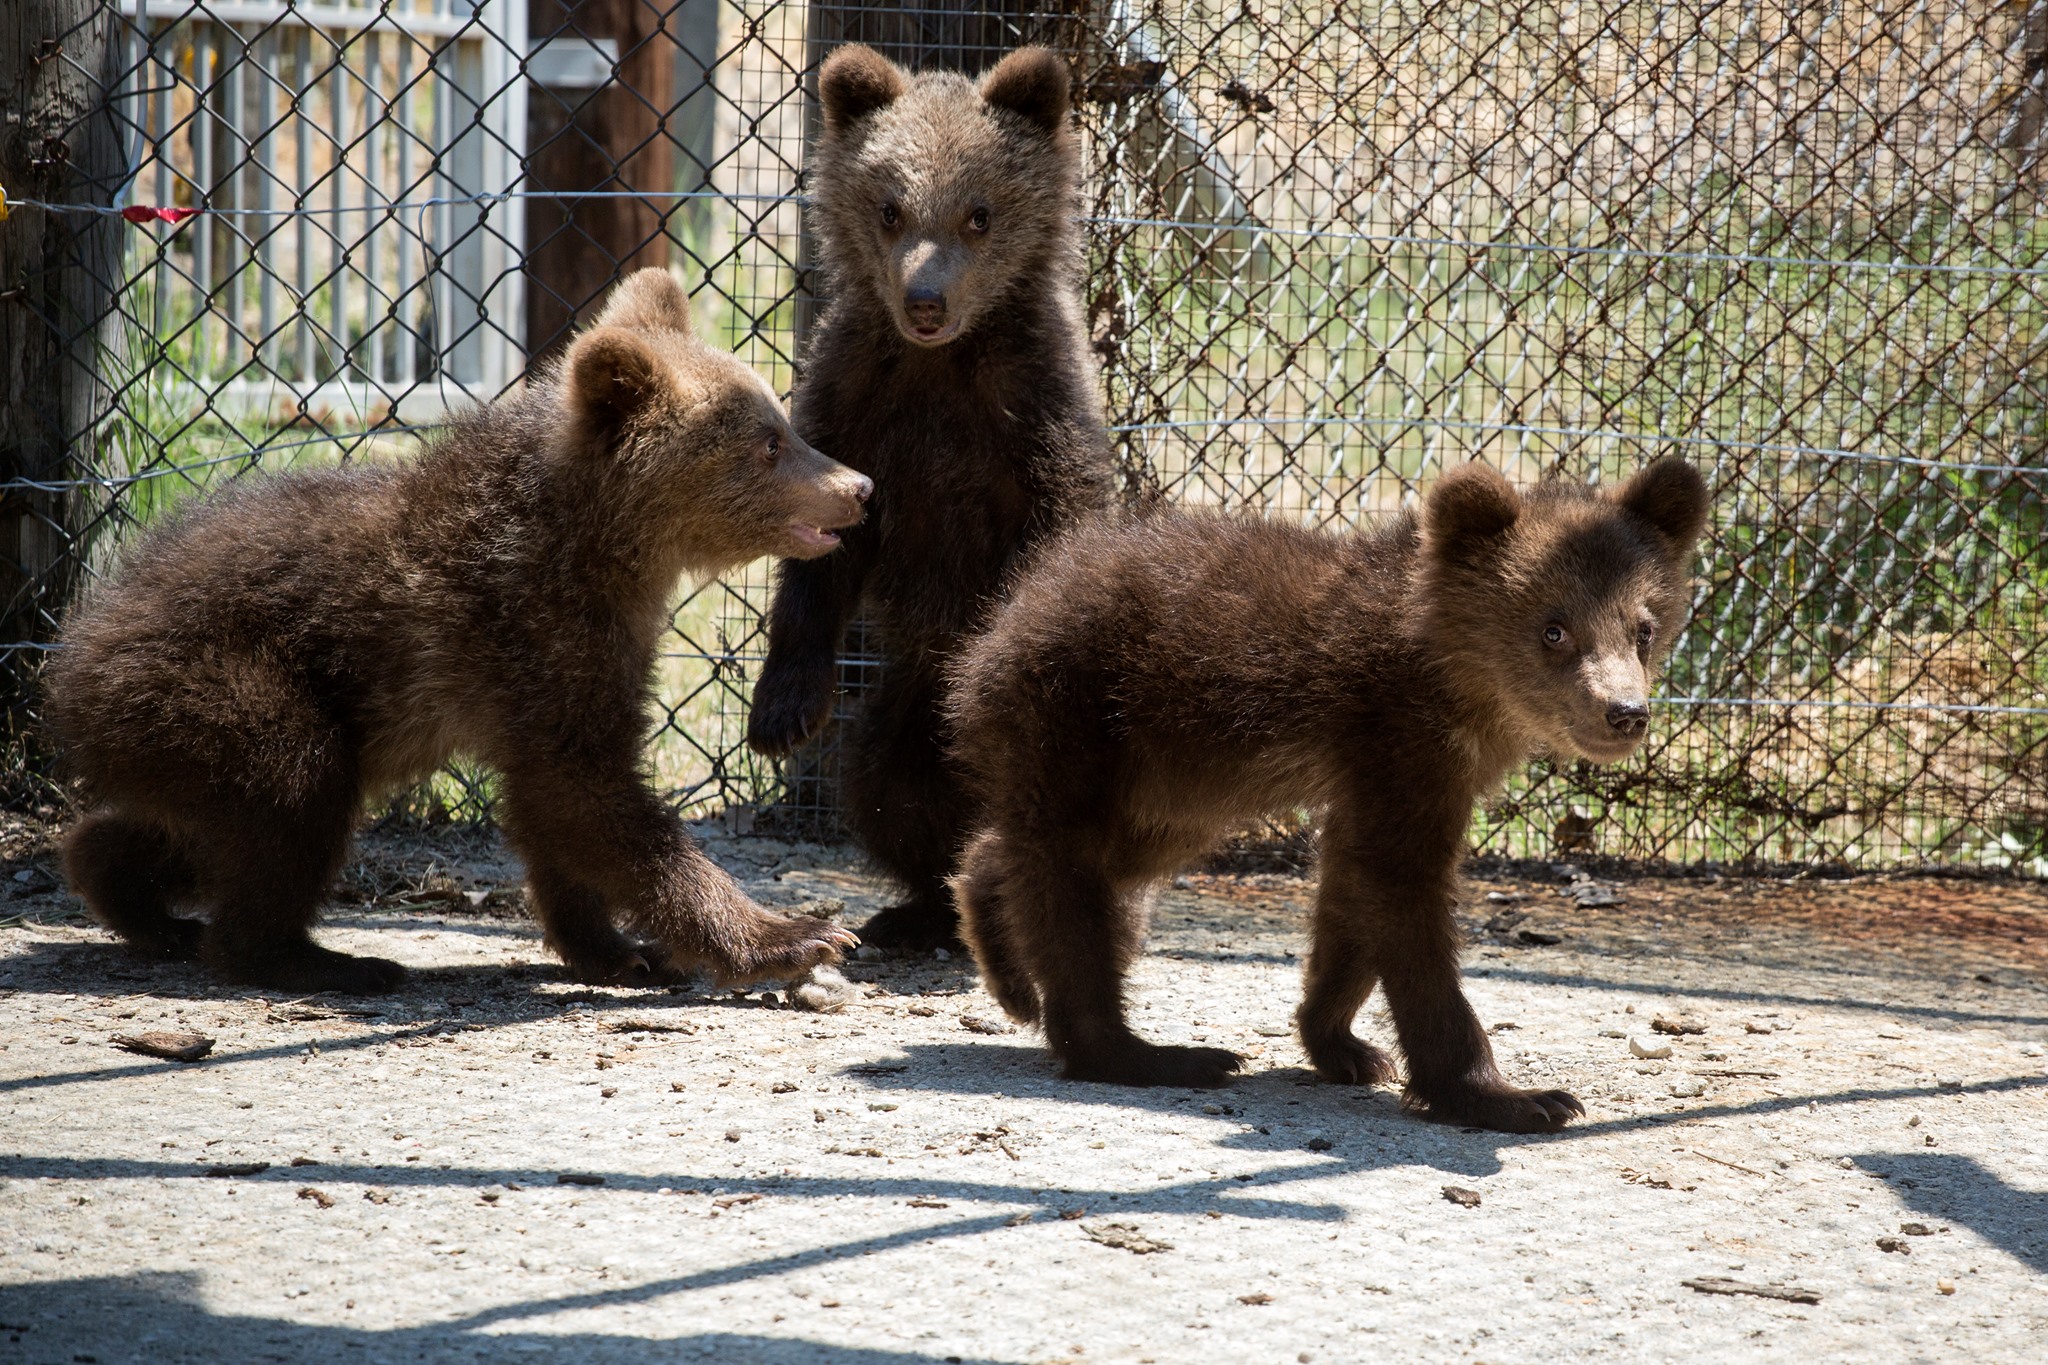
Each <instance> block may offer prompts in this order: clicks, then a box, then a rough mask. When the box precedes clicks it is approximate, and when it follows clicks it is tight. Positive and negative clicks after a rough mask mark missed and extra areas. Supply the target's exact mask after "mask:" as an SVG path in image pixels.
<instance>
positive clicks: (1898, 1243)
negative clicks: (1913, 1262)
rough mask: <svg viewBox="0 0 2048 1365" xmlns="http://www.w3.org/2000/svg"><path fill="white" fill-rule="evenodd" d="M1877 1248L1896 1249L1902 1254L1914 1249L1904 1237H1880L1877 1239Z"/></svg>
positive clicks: (1880, 1249)
mask: <svg viewBox="0 0 2048 1365" xmlns="http://www.w3.org/2000/svg"><path fill="white" fill-rule="evenodd" d="M1877 1249H1878V1250H1879V1251H1896V1252H1898V1253H1899V1254H1900V1255H1902V1256H1903V1255H1906V1254H1908V1253H1910V1252H1911V1251H1912V1250H1913V1248H1912V1245H1911V1244H1910V1243H1908V1242H1907V1241H1906V1239H1905V1238H1903V1237H1880V1238H1878V1239H1877Z"/></svg>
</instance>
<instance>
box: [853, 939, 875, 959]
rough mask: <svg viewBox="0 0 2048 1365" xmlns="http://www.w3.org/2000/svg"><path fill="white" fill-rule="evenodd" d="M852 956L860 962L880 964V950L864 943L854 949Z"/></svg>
mask: <svg viewBox="0 0 2048 1365" xmlns="http://www.w3.org/2000/svg"><path fill="white" fill-rule="evenodd" d="M853 955H854V957H855V958H857V959H858V960H860V961H862V962H880V961H881V960H882V950H881V949H880V948H876V947H874V946H872V945H870V944H866V943H863V944H861V946H860V947H858V948H855V949H854V950H853Z"/></svg>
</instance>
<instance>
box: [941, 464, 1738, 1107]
mask: <svg viewBox="0 0 2048 1365" xmlns="http://www.w3.org/2000/svg"><path fill="white" fill-rule="evenodd" d="M1707 502H1708V499H1707V490H1706V487H1705V485H1704V484H1703V483H1702V481H1701V479H1700V477H1699V475H1698V474H1697V473H1695V472H1694V471H1693V470H1692V468H1691V467H1690V466H1688V465H1686V464H1683V463H1681V462H1679V461H1677V460H1664V461H1660V462H1658V463H1656V464H1653V465H1651V466H1649V467H1648V468H1647V469H1645V470H1643V471H1642V472H1641V473H1639V474H1638V475H1636V477H1635V478H1634V479H1632V480H1631V481H1629V482H1628V483H1627V484H1625V485H1623V486H1622V487H1621V488H1619V489H1617V490H1615V491H1614V492H1612V493H1608V494H1595V493H1592V492H1589V491H1587V490H1584V489H1580V488H1570V487H1564V486H1560V485H1555V484H1552V485H1546V486H1544V487H1541V488H1538V489H1537V490H1535V491H1533V492H1531V493H1527V494H1522V495H1518V494H1517V493H1516V492H1515V490H1514V489H1513V488H1511V487H1510V486H1509V485H1508V483H1507V481H1506V480H1505V479H1503V478H1501V476H1500V475H1498V474H1496V473H1494V472H1493V471H1491V470H1489V469H1486V468H1484V467H1483V466H1479V465H1467V466H1465V467H1464V468H1461V469H1458V470H1454V471H1452V472H1451V473H1449V474H1446V475H1445V476H1444V477H1443V479H1442V480H1441V481H1440V482H1439V483H1438V484H1437V485H1436V487H1435V489H1434V490H1433V491H1432V492H1431V493H1430V495H1429V497H1428V498H1427V500H1426V501H1425V502H1424V504H1423V506H1422V510H1421V514H1420V516H1419V517H1416V516H1403V517H1402V518H1401V519H1399V520H1398V521H1396V522H1395V523H1393V524H1392V525H1390V526H1388V527H1386V528H1384V529H1382V530H1379V531H1377V532H1372V533H1365V534H1356V535H1342V536H1339V535H1328V534H1324V533H1321V532H1317V531H1310V530H1305V529H1301V528H1298V527H1293V526H1284V525H1279V524H1275V523H1271V522H1263V521H1256V520H1251V519H1240V518H1225V517H1217V516H1199V515H1190V514H1169V515H1162V516H1157V517H1154V518H1151V519H1149V520H1146V521H1143V522H1139V523H1137V524H1134V525H1128V526H1123V527H1109V526H1102V527H1093V528H1087V529H1083V530H1081V531H1079V532H1077V533H1076V534H1074V535H1072V536H1070V537H1068V538H1067V539H1066V540H1064V541H1063V542H1061V543H1059V544H1058V545H1055V546H1054V547H1052V548H1050V549H1049V550H1048V551H1047V552H1046V554H1045V555H1044V557H1043V558H1042V559H1041V560H1040V561H1039V563H1038V567H1037V568H1036V569H1035V570H1034V571H1033V572H1031V573H1029V574H1027V575H1026V576H1025V578H1024V580H1023V581H1022V582H1021V583H1020V584H1019V586H1018V588H1017V590H1016V593H1015V595H1014V596H1013V598H1012V600H1011V601H1010V603H1009V605H1008V606H1006V607H1005V608H1004V609H1003V610H1002V611H1001V612H1000V613H999V614H998V615H997V617H996V618H995V620H994V623H993V625H992V627H991V628H990V630H989V631H988V632H987V634H986V635H984V636H983V637H982V638H981V639H979V640H978V641H977V642H976V643H975V644H973V645H972V646H971V647H970V648H969V650H968V651H967V652H966V653H965V654H964V655H963V656H962V657H961V659H960V661H959V663H958V665H957V667H956V669H955V673H954V688H953V691H952V693H951V696H950V708H951V715H952V720H953V725H954V734H955V744H956V753H957V755H958V756H959V758H960V760H961V761H962V763H963V764H964V765H965V767H966V768H967V769H968V770H969V771H970V773H971V774H972V777H973V780H974V781H975V783H976V786H977V789H978V791H979V794H980V796H981V798H982V801H983V803H984V806H983V809H984V811H985V815H984V817H983V823H982V828H981V830H980V832H979V833H978V834H977V835H976V836H975V837H974V838H973V840H972V841H971V842H970V844H969V845H968V849H967V852H966V854H965V856H964V859H963V861H962V865H961V869H960V871H959V873H958V875H957V876H956V878H955V881H954V887H955V891H956V893H957V895H958V898H959V904H960V907H961V913H962V927H963V930H964V932H965V934H966V937H967V939H968V942H969V944H970V945H971V946H972V948H973V950H974V955H975V958H976V959H977V961H978V962H979V963H980V965H981V969H982V972H983V974H984V976H985V977H986V981H987V986H988V989H989V990H990V992H991V993H992V994H994V996H995V997H996V999H997V1000H998V1001H999V1002H1001V1004H1002V1006H1003V1008H1004V1009H1006V1010H1007V1011H1009V1013H1010V1014H1011V1015H1012V1016H1013V1017H1015V1018H1017V1019H1019V1020H1023V1021H1027V1022H1029V1021H1037V1022H1039V1023H1041V1024H1042V1025H1043V1026H1044V1029H1045V1036H1046V1041H1047V1042H1048V1043H1049V1044H1050V1045H1051V1047H1052V1049H1053V1051H1054V1052H1055V1053H1057V1054H1058V1055H1059V1057H1060V1058H1061V1060H1062V1061H1063V1062H1064V1063H1065V1068H1066V1074H1067V1075H1068V1076H1070V1077H1075V1078H1082V1079H1091V1080H1106V1081H1115V1082H1121V1083H1124V1084H1130V1085H1169V1084H1170V1085H1212V1084H1219V1083H1221V1082H1222V1080H1223V1079H1224V1077H1225V1075H1226V1074H1227V1073H1229V1072H1231V1071H1234V1070H1236V1069H1237V1066H1238V1063H1239V1059H1238V1057H1237V1056H1236V1055H1235V1054H1233V1053H1230V1052H1227V1051H1224V1050H1222V1049H1219V1048H1193V1047H1161V1046H1155V1045H1153V1044H1150V1043H1147V1042H1145V1041H1143V1040H1141V1039H1140V1038H1139V1037H1138V1036H1137V1035H1136V1034H1135V1033H1133V1032H1132V1031H1131V1029H1130V1027H1129V1025H1128V1024H1127V1023H1126V1022H1125V1019H1124V1010H1123V1000H1122V986H1123V977H1124V974H1125V972H1126V970H1127V969H1128V968H1129V966H1130V963H1131V960H1132V959H1133V957H1134V956H1135V955H1136V954H1137V952H1138V949H1139V946H1140V939H1141V936H1142V933H1143V919H1144V912H1143V907H1142V899H1141V898H1142V893H1143V892H1144V891H1145V889H1146V887H1147V886H1148V884H1150V883H1153V882H1156V881H1158V880H1159V879H1161V878H1164V877H1166V876H1168V875H1170V874H1171V873H1173V872H1174V871H1176V870H1178V869H1180V868H1181V867H1183V866H1185V865H1186V864H1187V863H1189V862H1190V861H1191V860H1193V859H1195V858H1196V857H1198V856H1200V855H1201V854H1203V853H1204V852H1206V851H1207V850H1209V849H1210V848H1212V847H1213V846H1214V845H1215V843H1216V841H1217V839H1218V838H1219V836H1220V835H1221V834H1222V833H1224V832H1225V831H1226V830H1227V829H1228V828H1230V827H1231V826H1233V825H1234V824H1237V823H1239V822H1242V821H1243V820H1245V819H1247V818H1249V817H1251V816H1254V815H1258V814H1261V813H1267V812H1273V811H1278V810H1286V809H1293V808H1299V807H1304V806H1315V807H1321V808H1322V809H1324V811H1325V812H1326V815H1325V818H1324V823H1323V830H1322V855H1321V886H1320V889H1319V892H1318V895H1317V900H1316V907H1315V912H1314V917H1313V921H1312V944H1311V951H1310V955H1309V959H1308V966H1307V981H1306V990H1305V994H1304V999H1303V1002H1302V1005H1301V1007H1300V1009H1299V1011H1298V1012H1297V1013H1296V1016H1295V1021H1296V1025H1297V1027H1298V1029H1299V1031H1300V1034H1301V1040H1302V1044H1303V1046H1304V1047H1305V1048H1306V1049H1307V1051H1308V1054H1309V1057H1310V1059H1311V1060H1312V1061H1313V1062H1314V1064H1315V1067H1316V1069H1317V1071H1319V1072H1321V1073H1322V1074H1323V1075H1324V1076H1325V1077H1327V1078H1329V1079H1331V1080H1334V1081H1339V1082H1344V1083H1348V1084H1353V1085H1366V1084H1379V1083H1385V1082H1388V1081H1390V1080H1391V1079H1392V1078H1393V1076H1394V1065H1393V1062H1392V1060H1391V1059H1390V1058H1389V1057H1388V1056H1387V1054H1386V1053H1384V1052H1382V1051H1381V1050H1380V1049H1378V1048H1376V1047H1374V1046H1372V1045H1371V1044H1369V1043H1366V1042H1362V1041H1360V1040H1359V1039H1358V1038H1357V1037H1356V1036H1354V1035H1353V1033H1352V1031H1351V1023H1352V1017H1353V1016H1354V1015H1355V1014H1357V1012H1358V1010H1359V1008H1360V1007H1361V1006H1362V1005H1363V1004H1364V1003H1365V1001H1366V997H1367V996H1369V995H1370V994H1371V993H1372V991H1373V988H1374V987H1375V986H1378V987H1379V988H1380V989H1381V990H1383V991H1384V992H1385V993H1386V1002H1387V1006H1388V1009H1389V1010H1390V1012H1391V1014H1392V1016H1393V1022H1394V1028H1395V1032H1396V1035H1397V1036H1398V1038H1399V1040H1400V1046H1401V1051H1402V1053H1403V1054H1404V1056H1405V1058H1406V1061H1407V1091H1406V1095H1407V1101H1408V1103H1409V1104H1410V1105H1411V1106H1412V1107H1414V1108H1416V1109H1418V1110H1421V1111H1424V1112H1426V1113H1428V1114H1430V1115H1433V1116H1435V1117H1438V1118H1442V1119H1447V1120H1451V1121H1455V1122H1459V1123H1470V1124H1478V1125H1481V1126H1484V1127H1488V1128H1497V1129H1503V1130H1506V1131H1510V1132H1534V1131H1541V1130H1545V1129H1552V1128H1556V1127H1559V1126H1560V1125H1562V1124H1564V1123H1566V1122H1568V1121H1569V1120H1570V1119H1571V1118H1572V1117H1573V1116H1575V1115H1580V1114H1583V1113H1584V1112H1585V1111H1584V1109H1583V1108H1582V1107H1581V1106H1580V1104H1579V1102H1578V1101H1577V1100H1576V1099H1574V1098H1573V1097H1572V1096H1571V1095H1568V1094H1566V1093H1565V1092H1563V1091H1561V1090H1542V1091H1531V1090H1521V1089H1517V1088H1516V1087H1514V1086H1512V1085H1510V1084H1508V1082H1507V1081H1506V1080H1504V1079H1503V1078H1502V1076H1501V1075H1500V1073H1499V1072H1498V1071H1497V1070H1496V1069H1495V1067H1494V1062H1493V1054H1492V1049H1491V1048H1490V1047H1489V1046H1488V1044H1487V1036H1486V1031H1485V1030H1484V1029H1483V1028H1481V1027H1480V1025H1479V1020H1478V1019H1477V1017H1475V1016H1474V1014H1473V1012H1472V1008H1471V1006H1470V1005H1469V1004H1467V1003H1466V1000H1465V997H1464V993H1463V992H1462V990H1461V989H1460V986H1459V980H1458V931H1457V928H1456V925H1455V923H1454V921H1453V919H1452V915H1451V904H1452V895H1453V885H1454V880H1455V876H1456V872H1457V865H1458V861H1459V857H1460V854H1461V853H1462V850H1463V848H1464V838H1465V831H1466V826H1467V824H1468V822H1469V821H1470V818H1471V812H1472V803H1473V801H1474V800H1475V799H1476V798H1477V797H1478V796H1479V795H1480V794H1482V793H1483V792H1485V791H1487V790H1488V789H1489V788H1491V787H1493V786H1494V785H1495V784H1496V783H1498V782H1499V781H1501V780H1502V778H1503V777H1504V776H1505V775H1506V774H1507V773H1508V771H1509V770H1510V769H1511V768H1513V767H1514V766H1516V765H1517V764H1520V763H1521V762H1523V761H1524V760H1525V759H1526V758H1528V757H1529V756H1530V755H1531V754H1532V753H1534V752H1538V751H1549V752H1552V753H1556V754H1559V755H1577V756H1581V757H1584V758H1587V759H1590V760H1592V761H1593V762H1596V763H1612V762H1615V761H1616V760H1619V759H1621V758H1623V757H1625V756H1626V755H1628V754H1629V753H1631V752H1633V751H1634V750H1635V748H1636V746H1637V745H1638V744H1640V743H1641V742H1642V738H1643V735H1644V731H1645V729H1646V727H1647V724H1648V720H1649V711H1648V707H1647V705H1646V701H1647V698H1648V696H1649V687H1650V681H1651V678H1652V676H1653V674H1654V672H1655V669H1656V667H1657V665H1658V664H1659V663H1660V662H1661V661H1662V660H1663V658H1664V657H1665V655H1666V654H1667V653H1668V651H1669V649H1670V646H1671V642H1672V640H1673V637H1674V636H1675V635H1676V634H1677V631H1678V628H1679V626H1680V625H1681V624H1682V622H1683V619H1684V615H1685V611H1686V606H1687V599H1688V591H1687V573H1688V566H1689V564H1690V561H1691V558H1692V553H1693V546H1694V543H1695V542H1696V541H1697V540H1698V538H1699V536H1700V533H1701V531H1702V530H1703V529H1704V528H1705V524H1706V517H1707Z"/></svg>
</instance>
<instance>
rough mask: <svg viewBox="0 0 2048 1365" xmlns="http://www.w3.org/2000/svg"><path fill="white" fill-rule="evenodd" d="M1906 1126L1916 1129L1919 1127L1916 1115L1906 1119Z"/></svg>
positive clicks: (1918, 1118) (1918, 1117)
mask: <svg viewBox="0 0 2048 1365" xmlns="http://www.w3.org/2000/svg"><path fill="white" fill-rule="evenodd" d="M1906 1126H1907V1127H1908V1128H1918V1127H1919V1126H1920V1116H1919V1115H1918V1114H1915V1115H1913V1116H1912V1117H1911V1118H1909V1119H1907V1120H1906Z"/></svg>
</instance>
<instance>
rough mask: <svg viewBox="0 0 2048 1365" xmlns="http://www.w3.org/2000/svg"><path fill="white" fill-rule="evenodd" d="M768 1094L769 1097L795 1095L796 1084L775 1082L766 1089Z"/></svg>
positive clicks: (793, 1082) (792, 1082)
mask: <svg viewBox="0 0 2048 1365" xmlns="http://www.w3.org/2000/svg"><path fill="white" fill-rule="evenodd" d="M768 1093H769V1094H771V1095H794V1094H795V1093H796V1082H795V1081H777V1082H776V1083H775V1084H773V1085H771V1086H769V1087H768Z"/></svg>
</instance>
